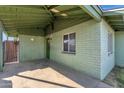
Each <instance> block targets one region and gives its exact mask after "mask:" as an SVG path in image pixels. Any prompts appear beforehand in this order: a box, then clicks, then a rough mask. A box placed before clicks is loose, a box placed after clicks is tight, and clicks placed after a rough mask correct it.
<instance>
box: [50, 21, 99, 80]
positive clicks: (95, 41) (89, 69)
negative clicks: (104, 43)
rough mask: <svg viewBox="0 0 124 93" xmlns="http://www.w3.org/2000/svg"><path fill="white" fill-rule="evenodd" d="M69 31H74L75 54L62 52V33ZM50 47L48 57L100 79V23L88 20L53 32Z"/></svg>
mask: <svg viewBox="0 0 124 93" xmlns="http://www.w3.org/2000/svg"><path fill="white" fill-rule="evenodd" d="M56 27H57V24H56ZM71 32H75V33H76V54H75V55H74V54H65V53H62V47H63V44H62V40H63V35H64V34H66V33H71ZM50 47H51V49H50V50H51V51H50V59H52V60H54V61H55V62H59V63H61V64H64V65H67V66H69V67H71V68H73V69H76V70H78V71H82V72H84V73H86V74H88V75H91V76H93V77H96V78H99V79H100V23H98V22H95V21H94V20H90V21H87V22H84V23H81V24H78V25H75V26H72V27H70V28H67V29H63V30H60V31H58V32H55V33H53V35H52V40H51V46H50Z"/></svg>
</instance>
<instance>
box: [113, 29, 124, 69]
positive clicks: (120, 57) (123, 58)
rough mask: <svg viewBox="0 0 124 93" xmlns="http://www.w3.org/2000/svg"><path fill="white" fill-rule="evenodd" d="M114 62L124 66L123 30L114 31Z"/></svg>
mask: <svg viewBox="0 0 124 93" xmlns="http://www.w3.org/2000/svg"><path fill="white" fill-rule="evenodd" d="M115 63H116V65H117V66H120V67H124V31H117V32H115Z"/></svg>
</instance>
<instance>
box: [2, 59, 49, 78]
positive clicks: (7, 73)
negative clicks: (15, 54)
mask: <svg viewBox="0 0 124 93" xmlns="http://www.w3.org/2000/svg"><path fill="white" fill-rule="evenodd" d="M48 66H49V65H48V62H45V60H44V59H42V60H33V61H26V62H20V63H12V64H6V65H5V67H4V70H3V72H0V79H2V78H7V77H11V76H14V75H17V74H18V73H20V72H25V71H32V70H36V69H44V68H47V67H48Z"/></svg>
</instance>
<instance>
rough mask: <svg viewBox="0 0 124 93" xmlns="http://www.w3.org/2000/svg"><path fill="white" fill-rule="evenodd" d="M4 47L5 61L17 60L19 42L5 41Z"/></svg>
mask: <svg viewBox="0 0 124 93" xmlns="http://www.w3.org/2000/svg"><path fill="white" fill-rule="evenodd" d="M3 47H4V48H3V49H4V62H5V63H6V62H7V63H8V62H15V61H17V54H18V53H17V49H18V42H14V41H4V42H3Z"/></svg>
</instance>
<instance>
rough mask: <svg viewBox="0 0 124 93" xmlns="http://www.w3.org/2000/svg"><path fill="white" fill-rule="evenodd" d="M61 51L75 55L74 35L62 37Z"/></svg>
mask: <svg viewBox="0 0 124 93" xmlns="http://www.w3.org/2000/svg"><path fill="white" fill-rule="evenodd" d="M63 41H64V44H63V51H65V52H69V53H75V52H76V51H75V48H76V47H75V46H76V43H75V42H76V41H75V33H70V34H66V35H64V37H63Z"/></svg>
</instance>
